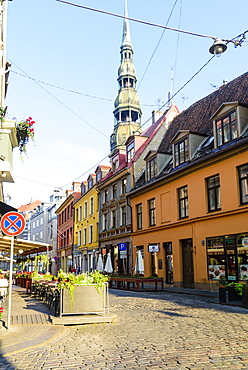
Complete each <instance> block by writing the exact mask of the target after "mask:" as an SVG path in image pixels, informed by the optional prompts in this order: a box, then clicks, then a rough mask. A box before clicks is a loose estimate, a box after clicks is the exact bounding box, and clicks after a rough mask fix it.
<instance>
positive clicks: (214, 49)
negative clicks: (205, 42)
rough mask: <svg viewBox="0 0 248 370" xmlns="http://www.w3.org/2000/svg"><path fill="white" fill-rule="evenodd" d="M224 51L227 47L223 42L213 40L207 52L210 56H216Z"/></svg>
mask: <svg viewBox="0 0 248 370" xmlns="http://www.w3.org/2000/svg"><path fill="white" fill-rule="evenodd" d="M226 49H227V45H226V44H225V42H224V41H223V40H221V39H215V41H214V43H213V45H212V46H211V47H210V48H209V52H210V53H211V54H215V55H218V54H221V53H224V51H226Z"/></svg>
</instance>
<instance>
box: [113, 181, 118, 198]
mask: <svg viewBox="0 0 248 370" xmlns="http://www.w3.org/2000/svg"><path fill="white" fill-rule="evenodd" d="M116 191H117V184H114V185H113V198H116Z"/></svg>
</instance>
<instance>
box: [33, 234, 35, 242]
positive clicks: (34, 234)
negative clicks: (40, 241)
mask: <svg viewBox="0 0 248 370" xmlns="http://www.w3.org/2000/svg"><path fill="white" fill-rule="evenodd" d="M34 241H35V234H34V235H33V242H34Z"/></svg>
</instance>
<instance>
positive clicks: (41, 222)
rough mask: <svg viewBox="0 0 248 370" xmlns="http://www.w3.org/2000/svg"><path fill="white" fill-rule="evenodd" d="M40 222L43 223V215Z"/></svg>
mask: <svg viewBox="0 0 248 370" xmlns="http://www.w3.org/2000/svg"><path fill="white" fill-rule="evenodd" d="M40 224H41V225H43V217H41V219H40Z"/></svg>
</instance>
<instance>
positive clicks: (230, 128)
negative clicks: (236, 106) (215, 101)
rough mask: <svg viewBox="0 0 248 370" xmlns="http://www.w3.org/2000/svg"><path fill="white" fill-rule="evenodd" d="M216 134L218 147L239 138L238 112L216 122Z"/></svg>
mask: <svg viewBox="0 0 248 370" xmlns="http://www.w3.org/2000/svg"><path fill="white" fill-rule="evenodd" d="M215 132H216V139H217V140H216V141H217V146H218V147H219V146H221V145H223V144H225V143H227V142H228V141H231V140H234V139H236V138H237V119H236V111H232V112H230V113H229V114H228V115H226V116H224V117H222V118H220V119H219V120H217V121H216V122H215Z"/></svg>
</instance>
